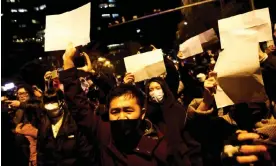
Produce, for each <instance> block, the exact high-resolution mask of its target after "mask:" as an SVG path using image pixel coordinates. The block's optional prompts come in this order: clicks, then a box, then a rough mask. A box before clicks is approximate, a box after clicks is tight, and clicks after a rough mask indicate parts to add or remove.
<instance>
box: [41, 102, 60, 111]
mask: <svg viewBox="0 0 276 166" xmlns="http://www.w3.org/2000/svg"><path fill="white" fill-rule="evenodd" d="M44 108H45V109H46V110H55V109H58V108H59V105H58V103H49V104H45V105H44Z"/></svg>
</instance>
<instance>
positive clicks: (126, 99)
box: [110, 95, 138, 108]
mask: <svg viewBox="0 0 276 166" xmlns="http://www.w3.org/2000/svg"><path fill="white" fill-rule="evenodd" d="M136 105H138V103H137V99H136V97H133V96H129V95H123V96H119V97H116V98H114V99H112V100H111V102H110V107H111V108H113V107H116V108H122V107H135V106H136Z"/></svg>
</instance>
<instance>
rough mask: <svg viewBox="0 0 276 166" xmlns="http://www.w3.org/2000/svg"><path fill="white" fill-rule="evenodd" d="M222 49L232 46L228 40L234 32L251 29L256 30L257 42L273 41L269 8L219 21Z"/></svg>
mask: <svg viewBox="0 0 276 166" xmlns="http://www.w3.org/2000/svg"><path fill="white" fill-rule="evenodd" d="M218 26H219V34H220V42H221V48H226V47H227V46H228V45H231V43H230V42H229V40H228V38H227V34H228V33H232V31H236V30H242V29H251V30H256V31H257V32H258V33H257V41H258V42H263V41H268V40H272V27H271V21H270V14H269V10H268V8H264V9H259V10H254V11H251V12H247V13H244V14H239V15H236V16H233V17H229V18H225V19H221V20H219V21H218Z"/></svg>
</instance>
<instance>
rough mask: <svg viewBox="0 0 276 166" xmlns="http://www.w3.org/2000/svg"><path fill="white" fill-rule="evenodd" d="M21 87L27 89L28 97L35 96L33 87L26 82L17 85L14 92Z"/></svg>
mask: <svg viewBox="0 0 276 166" xmlns="http://www.w3.org/2000/svg"><path fill="white" fill-rule="evenodd" d="M22 88H24V89H25V90H26V91H27V93H28V94H29V96H30V98H32V97H34V96H35V95H34V90H33V88H32V87H31V86H30V85H28V84H20V85H18V86H17V89H16V94H17V93H18V90H19V89H22Z"/></svg>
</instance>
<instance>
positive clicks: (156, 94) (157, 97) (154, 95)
mask: <svg viewBox="0 0 276 166" xmlns="http://www.w3.org/2000/svg"><path fill="white" fill-rule="evenodd" d="M149 95H150V97H151V99H152V100H153V101H155V102H156V103H160V102H161V101H162V100H163V98H164V92H163V90H162V89H159V90H154V91H151V92H150V93H149Z"/></svg>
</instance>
